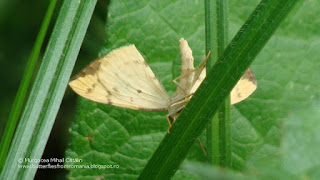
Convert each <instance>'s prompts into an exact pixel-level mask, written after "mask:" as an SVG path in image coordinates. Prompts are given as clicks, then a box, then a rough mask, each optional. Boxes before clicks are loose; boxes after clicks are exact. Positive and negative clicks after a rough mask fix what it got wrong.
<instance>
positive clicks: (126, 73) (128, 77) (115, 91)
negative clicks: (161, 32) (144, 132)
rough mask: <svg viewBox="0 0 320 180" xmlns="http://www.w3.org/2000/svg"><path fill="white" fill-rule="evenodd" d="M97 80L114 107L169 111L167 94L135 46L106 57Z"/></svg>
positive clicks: (113, 52)
mask: <svg viewBox="0 0 320 180" xmlns="http://www.w3.org/2000/svg"><path fill="white" fill-rule="evenodd" d="M98 77H99V80H100V82H101V83H102V84H103V85H104V87H106V89H107V92H108V93H109V94H108V97H107V99H109V101H110V102H111V103H112V104H113V105H116V106H121V107H129V108H132V109H139V110H146V111H163V110H167V109H168V106H169V104H170V98H169V96H168V94H167V92H166V91H165V89H164V87H163V86H162V84H161V83H160V82H159V80H158V79H157V78H156V76H155V75H154V73H153V72H152V70H151V68H150V67H149V66H148V64H147V63H146V62H145V60H144V58H143V57H142V55H141V54H140V53H139V51H138V50H137V48H136V47H135V46H134V45H130V46H125V47H122V48H119V49H117V50H114V51H112V52H111V53H110V54H108V55H107V56H105V57H104V59H103V60H102V62H101V64H100V67H99V71H98ZM124 104H125V105H124Z"/></svg>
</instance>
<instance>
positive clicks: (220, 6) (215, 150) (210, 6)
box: [205, 0, 231, 167]
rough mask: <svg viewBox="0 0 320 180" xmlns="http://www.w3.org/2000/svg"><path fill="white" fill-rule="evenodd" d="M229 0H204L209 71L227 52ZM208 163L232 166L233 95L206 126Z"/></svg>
mask: <svg viewBox="0 0 320 180" xmlns="http://www.w3.org/2000/svg"><path fill="white" fill-rule="evenodd" d="M227 4H228V2H227V0H206V1H205V26H206V28H205V29H206V32H205V33H206V38H205V39H206V52H207V53H209V51H211V52H212V53H211V57H210V58H209V60H208V61H207V70H208V71H207V72H209V70H210V69H211V67H212V65H213V64H214V62H217V61H218V58H219V57H220V56H222V54H223V53H224V49H225V47H226V45H227V42H228V17H227V13H228V9H227ZM207 153H208V162H209V163H212V164H214V165H218V166H221V167H231V122H230V97H229V96H228V97H227V98H226V100H225V101H224V102H223V103H222V104H221V108H220V109H219V110H218V112H217V113H216V115H215V116H214V117H213V118H212V120H211V121H210V122H209V123H208V127H207Z"/></svg>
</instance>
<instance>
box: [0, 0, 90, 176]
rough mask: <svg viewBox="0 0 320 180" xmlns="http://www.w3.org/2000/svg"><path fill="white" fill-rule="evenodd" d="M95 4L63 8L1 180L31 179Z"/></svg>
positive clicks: (72, 2)
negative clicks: (8, 179)
mask: <svg viewBox="0 0 320 180" xmlns="http://www.w3.org/2000/svg"><path fill="white" fill-rule="evenodd" d="M95 4H96V0H92V1H78V0H70V1H69V0H66V1H65V2H64V4H63V5H62V8H61V11H60V14H59V17H58V20H57V23H56V25H55V28H54V31H53V34H52V36H51V38H50V42H49V44H48V46H47V49H46V52H45V55H44V58H43V62H42V64H41V67H40V70H39V73H38V75H37V78H36V80H35V84H34V86H33V88H32V91H31V95H30V97H29V99H28V102H27V105H26V108H25V110H24V112H23V115H22V118H21V121H20V123H19V125H18V127H17V132H16V134H15V137H14V140H13V143H12V146H11V148H10V152H9V155H8V158H7V161H6V164H5V166H4V169H3V171H2V174H1V177H0V179H6V178H10V179H32V178H33V177H34V175H35V173H36V170H37V168H34V167H37V165H38V164H39V162H38V161H37V160H39V159H40V158H41V156H42V153H43V151H44V148H45V146H46V142H47V140H48V137H49V135H50V131H51V129H52V126H53V123H54V120H55V117H56V115H57V112H58V110H59V106H60V104H61V101H62V98H63V95H64V91H65V89H66V87H67V83H68V80H69V77H70V75H71V72H72V68H73V66H74V63H75V60H76V58H77V55H78V52H79V50H80V46H81V43H82V41H83V39H84V35H85V32H86V30H87V27H88V25H89V22H90V19H91V16H92V13H93V10H94V7H95ZM28 159H30V160H33V161H28Z"/></svg>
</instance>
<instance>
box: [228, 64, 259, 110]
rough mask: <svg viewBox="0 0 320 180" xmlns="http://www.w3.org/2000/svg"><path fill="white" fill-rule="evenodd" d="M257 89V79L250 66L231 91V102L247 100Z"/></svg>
mask: <svg viewBox="0 0 320 180" xmlns="http://www.w3.org/2000/svg"><path fill="white" fill-rule="evenodd" d="M256 89H257V80H256V77H255V76H254V74H253V72H252V70H251V69H250V68H248V69H247V71H246V72H245V73H244V74H243V75H242V77H241V78H240V80H239V81H238V82H237V84H236V85H235V86H234V87H233V89H232V91H231V93H230V100H231V104H236V103H238V102H240V101H242V100H245V99H246V98H247V97H249V96H250V95H251V94H252V93H253V92H254V91H255V90H256Z"/></svg>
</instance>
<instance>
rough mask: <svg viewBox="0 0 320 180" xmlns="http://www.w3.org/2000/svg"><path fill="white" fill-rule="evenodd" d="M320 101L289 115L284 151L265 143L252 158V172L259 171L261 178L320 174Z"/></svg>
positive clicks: (319, 176)
mask: <svg viewBox="0 0 320 180" xmlns="http://www.w3.org/2000/svg"><path fill="white" fill-rule="evenodd" d="M319 102H320V101H319V100H317V101H313V102H312V101H311V102H310V104H309V105H306V106H302V107H300V108H298V109H296V110H295V111H294V112H292V113H290V114H289V115H288V117H287V118H285V120H284V123H283V137H282V138H281V146H280V151H279V150H278V149H276V148H274V147H272V146H269V145H264V148H263V149H264V150H265V151H264V152H261V151H259V152H256V154H254V155H253V156H252V157H251V159H250V160H249V161H248V163H247V164H248V168H247V172H248V174H251V175H252V174H253V175H254V174H256V175H257V174H259V176H260V178H261V179H319V178H320V171H319V168H320V158H319V156H318V155H317V154H319V149H320V135H319V128H320V118H319V117H320V103H319ZM267 149H268V150H267ZM271 152H273V153H272V154H270V153H271ZM270 157H271V158H270Z"/></svg>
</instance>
